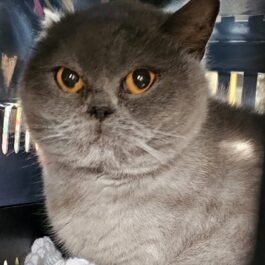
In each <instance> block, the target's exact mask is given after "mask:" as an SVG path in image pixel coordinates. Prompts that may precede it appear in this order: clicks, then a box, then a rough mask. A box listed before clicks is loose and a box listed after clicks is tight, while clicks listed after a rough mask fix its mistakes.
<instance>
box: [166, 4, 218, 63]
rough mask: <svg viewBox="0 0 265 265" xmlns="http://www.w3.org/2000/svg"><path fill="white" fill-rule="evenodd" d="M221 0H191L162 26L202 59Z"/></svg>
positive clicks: (184, 46)
mask: <svg viewBox="0 0 265 265" xmlns="http://www.w3.org/2000/svg"><path fill="white" fill-rule="evenodd" d="M219 8H220V2H219V0H191V1H190V2H188V3H187V4H186V5H185V6H183V7H182V8H181V9H179V10H178V11H176V12H175V13H174V14H172V15H171V16H170V17H169V18H168V19H167V20H166V22H165V23H164V24H163V25H162V26H161V29H162V30H163V32H166V33H167V34H170V35H171V36H172V37H175V38H176V41H178V42H179V43H180V45H181V46H183V48H185V49H186V50H187V52H189V53H192V54H194V56H195V57H196V58H198V59H202V57H203V55H204V52H205V47H206V44H207V42H208V40H209V38H210V36H211V33H212V31H213V27H214V24H215V20H216V17H217V15H218V13H219Z"/></svg>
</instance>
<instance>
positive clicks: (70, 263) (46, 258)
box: [24, 237, 95, 265]
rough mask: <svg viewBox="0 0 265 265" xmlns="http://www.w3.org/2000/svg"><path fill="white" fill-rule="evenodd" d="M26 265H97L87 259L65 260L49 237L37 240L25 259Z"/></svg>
mask: <svg viewBox="0 0 265 265" xmlns="http://www.w3.org/2000/svg"><path fill="white" fill-rule="evenodd" d="M24 265H95V264H93V263H89V262H88V261H87V260H85V259H79V258H71V259H67V260H65V259H63V257H62V254H61V253H60V252H59V251H58V250H57V249H56V248H55V246H54V244H53V243H52V241H51V240H50V238H48V237H43V238H39V239H37V240H35V242H34V243H33V245H32V247H31V252H30V253H29V254H28V256H27V257H26V259H25V262H24Z"/></svg>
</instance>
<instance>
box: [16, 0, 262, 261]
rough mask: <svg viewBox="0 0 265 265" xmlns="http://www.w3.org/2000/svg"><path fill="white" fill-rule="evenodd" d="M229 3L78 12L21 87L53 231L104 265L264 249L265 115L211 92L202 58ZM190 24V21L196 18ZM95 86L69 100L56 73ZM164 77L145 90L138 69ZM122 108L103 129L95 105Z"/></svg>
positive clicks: (55, 31)
mask: <svg viewBox="0 0 265 265" xmlns="http://www.w3.org/2000/svg"><path fill="white" fill-rule="evenodd" d="M217 13H218V1H217V0H192V1H191V2H190V3H189V4H188V5H187V6H185V7H184V8H183V9H181V11H179V12H177V13H175V14H173V15H168V14H163V13H162V12H160V11H159V10H157V9H155V8H153V7H151V6H149V5H144V4H140V3H138V2H137V1H124V0H123V1H114V2H111V3H107V4H103V5H102V6H100V7H96V8H92V9H90V10H87V11H83V12H78V13H75V14H69V15H66V16H65V17H63V18H61V20H60V22H58V23H55V24H54V25H52V26H51V27H50V28H49V29H48V31H47V35H46V37H44V38H42V40H41V41H40V42H39V43H38V45H37V47H36V53H35V54H34V55H33V56H32V58H31V60H30V62H29V64H28V65H27V68H26V70H25V73H24V76H23V78H22V81H21V85H20V97H21V100H22V106H23V110H24V114H25V117H26V122H27V125H28V127H29V129H30V132H31V134H32V137H33V139H34V140H35V142H36V143H37V144H38V153H39V157H40V162H41V164H42V167H43V178H44V193H45V197H46V206H47V211H48V214H49V218H50V221H51V224H52V226H53V228H54V232H55V233H56V234H57V236H58V238H59V239H60V240H61V241H62V242H63V243H64V244H65V246H66V248H67V249H68V250H69V251H70V252H71V253H72V254H73V255H75V256H79V257H82V258H86V259H89V260H90V261H92V262H95V263H96V264H97V265H110V264H115V265H122V264H126V265H143V264H149V265H155V264H164V265H170V264H171V265H195V264H211V265H213V264H218V265H226V264H233V265H239V264H240V265H244V264H248V263H249V261H250V259H251V255H252V252H253V247H254V243H255V230H256V217H257V209H258V196H259V187H260V180H261V167H262V161H263V135H264V134H263V133H264V132H263V124H264V122H263V117H261V116H257V115H255V114H250V113H248V112H247V111H244V110H238V109H233V108H231V107H228V106H226V105H223V104H221V103H218V102H215V101H213V100H211V99H209V97H208V88H207V82H206V80H205V77H204V69H203V68H202V66H201V65H200V60H199V59H200V58H201V57H202V55H203V52H204V46H205V44H206V42H207V39H208V38H209V36H210V33H211V31H212V28H213V25H214V20H215V17H216V16H217ZM184 22H185V23H184ZM56 66H65V67H68V68H70V69H72V70H74V71H76V72H78V73H79V74H80V75H81V76H82V77H83V79H84V80H85V88H84V89H83V90H82V92H81V93H77V94H67V93H65V92H64V91H62V90H60V89H59V88H58V86H57V84H56V82H55V81H54V74H53V72H52V70H51V69H53V68H54V67H56ZM140 67H146V68H148V69H152V70H153V71H155V72H156V73H158V76H157V79H156V81H155V83H154V85H153V86H152V87H151V88H150V89H149V90H148V91H146V92H145V93H143V94H141V95H137V96H135V95H130V94H126V93H124V92H123V90H122V88H121V83H122V80H123V79H124V77H125V76H126V75H127V74H128V73H129V72H130V71H132V70H134V69H137V68H140ZM94 106H97V107H108V108H111V109H112V110H113V113H112V114H111V115H109V116H108V117H107V118H106V119H105V120H103V121H100V120H98V119H96V118H95V117H93V116H91V115H90V114H89V112H90V110H91V108H92V107H94Z"/></svg>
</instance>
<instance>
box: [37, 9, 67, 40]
mask: <svg viewBox="0 0 265 265" xmlns="http://www.w3.org/2000/svg"><path fill="white" fill-rule="evenodd" d="M64 16H65V13H63V12H62V11H59V10H50V9H48V8H44V16H43V19H42V20H41V28H40V32H39V34H38V35H37V38H36V39H35V41H36V42H38V41H39V40H41V39H43V38H44V37H46V34H47V30H48V29H49V28H50V27H51V26H52V25H53V24H54V23H58V22H59V21H60V20H61V19H62V18H63V17H64Z"/></svg>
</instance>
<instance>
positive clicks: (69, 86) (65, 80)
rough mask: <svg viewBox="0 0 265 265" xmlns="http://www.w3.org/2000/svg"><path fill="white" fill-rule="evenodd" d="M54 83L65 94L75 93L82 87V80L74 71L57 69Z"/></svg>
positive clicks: (64, 68) (62, 68)
mask: <svg viewBox="0 0 265 265" xmlns="http://www.w3.org/2000/svg"><path fill="white" fill-rule="evenodd" d="M55 81H56V83H57V84H58V86H59V87H60V88H61V89H62V90H63V91H65V92H67V93H71V94H74V93H77V92H78V91H80V90H81V89H82V88H83V87H84V81H83V79H82V78H81V77H80V76H79V75H78V74H77V73H76V72H74V71H72V70H70V69H68V68H66V67H63V66H61V67H59V68H58V69H57V70H56V72H55Z"/></svg>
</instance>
